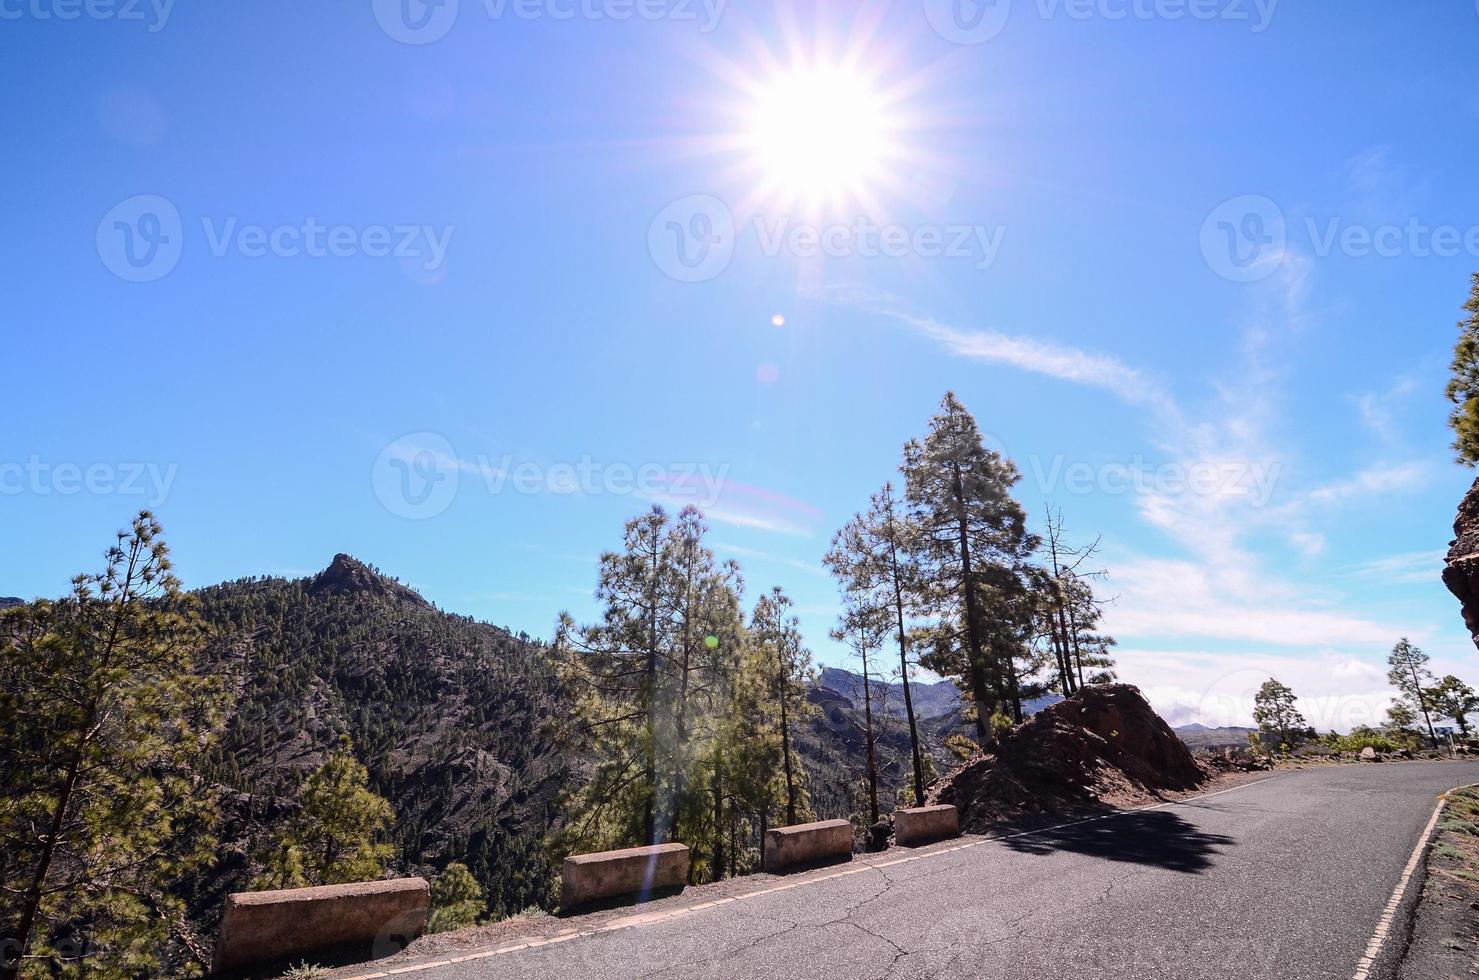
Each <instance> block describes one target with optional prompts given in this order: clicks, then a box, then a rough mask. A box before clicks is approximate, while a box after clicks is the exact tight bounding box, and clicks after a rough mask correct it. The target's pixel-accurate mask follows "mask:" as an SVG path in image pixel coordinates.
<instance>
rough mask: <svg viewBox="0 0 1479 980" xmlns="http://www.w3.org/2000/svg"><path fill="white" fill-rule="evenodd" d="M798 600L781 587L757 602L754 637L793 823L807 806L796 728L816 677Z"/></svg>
mask: <svg viewBox="0 0 1479 980" xmlns="http://www.w3.org/2000/svg"><path fill="white" fill-rule="evenodd" d="M791 608H792V602H791V599H790V597H789V596H787V595H786V593H785V592H784V591H782V589H781V587H780V586H776V587H775V588H773V589H771V590H770V592H769V593H767V594H765V595H763V596H761V597H760V600H759V601H758V602H756V603H755V611H754V613H753V614H752V615H751V617H750V637H751V640H752V641H753V643H754V644H755V646H756V648H757V649H758V650H759V651H760V653H761V659H762V663H763V664H764V670H765V672H766V679H767V687H768V691H767V692H766V693H767V694H768V699H769V701H770V702H771V704H773V705H774V707H775V712H776V714H775V718H776V725H777V728H778V731H779V732H780V740H781V771H782V773H783V775H784V777H785V790H786V809H785V819H786V824H787V825H788V826H789V825H791V824H795V823H797V822H798V820H799V815H800V814H801V813H803V812H805V810H806V804H805V801H804V789H803V786H804V781H805V773H804V772H802V771H801V763H800V760H799V759H798V758H797V756H796V749H795V738H794V736H793V734H792V731H793V726H795V725H797V724H799V723H800V722H801V721H802V720H803V719H804V717H805V716H806V715H807V714H809V713H810V712H809V707H810V706H809V705H808V704H807V701H806V685H807V682H808V681H810V679H811V651H810V650H807V649H806V647H805V646H804V645H803V644H802V640H801V624H800V621H799V620H798V619H797V618H796V617H795V616H794V615H791Z"/></svg>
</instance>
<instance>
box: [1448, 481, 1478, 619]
mask: <svg viewBox="0 0 1479 980" xmlns="http://www.w3.org/2000/svg"><path fill="white" fill-rule="evenodd" d="M1443 584H1444V585H1446V586H1448V591H1449V592H1452V593H1453V594H1454V596H1456V597H1457V598H1458V601H1459V604H1460V606H1461V607H1462V610H1463V617H1464V625H1465V626H1467V627H1468V628H1469V636H1470V637H1471V638H1472V639H1473V640H1474V644H1475V645H1476V646H1479V480H1475V481H1474V485H1473V486H1471V487H1470V488H1469V492H1468V493H1467V494H1465V495H1464V499H1463V502H1462V503H1460V504H1459V505H1458V516H1457V517H1455V518H1454V520H1453V540H1452V541H1451V542H1449V545H1448V557H1447V559H1446V560H1445V562H1444V566H1443Z"/></svg>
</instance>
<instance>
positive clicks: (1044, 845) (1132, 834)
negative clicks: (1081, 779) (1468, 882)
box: [1002, 810, 1237, 874]
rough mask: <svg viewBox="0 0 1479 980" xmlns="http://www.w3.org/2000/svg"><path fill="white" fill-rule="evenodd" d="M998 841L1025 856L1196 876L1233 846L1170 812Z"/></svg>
mask: <svg viewBox="0 0 1479 980" xmlns="http://www.w3.org/2000/svg"><path fill="white" fill-rule="evenodd" d="M1002 843H1003V844H1005V845H1006V846H1007V847H1010V848H1011V849H1012V850H1014V851H1020V852H1023V853H1026V854H1038V855H1045V854H1052V853H1053V852H1055V851H1070V852H1072V853H1075V854H1087V855H1089V856H1091V857H1100V858H1105V859H1106V860H1109V861H1125V862H1129V863H1132V864H1147V865H1151V866H1153V867H1157V868H1165V869H1167V870H1169V871H1180V872H1183V873H1185V874H1200V873H1202V872H1203V871H1206V870H1207V869H1208V868H1210V867H1211V866H1212V858H1213V857H1214V856H1215V855H1216V854H1218V853H1220V851H1219V850H1218V849H1219V848H1225V847H1229V846H1231V845H1233V844H1235V843H1237V842H1236V841H1235V840H1233V838H1231V837H1226V836H1224V835H1222V834H1208V833H1204V832H1202V831H1200V830H1197V829H1196V827H1194V826H1192V825H1191V824H1190V823H1188V822H1187V821H1185V820H1183V819H1182V818H1181V817H1179V816H1177V815H1176V814H1175V813H1172V812H1171V811H1169V810H1148V811H1142V812H1139V813H1126V814H1123V815H1116V816H1111V817H1106V818H1104V819H1101V820H1093V821H1091V822H1088V823H1081V824H1078V825H1076V826H1068V827H1058V828H1052V829H1048V830H1042V831H1038V832H1035V833H1029V834H1027V835H1025V836H1022V837H1013V838H1010V839H1007V840H1003V841H1002Z"/></svg>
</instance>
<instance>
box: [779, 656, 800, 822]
mask: <svg viewBox="0 0 1479 980" xmlns="http://www.w3.org/2000/svg"><path fill="white" fill-rule="evenodd" d="M776 656H777V657H780V656H781V653H780V651H779V649H777V651H776ZM780 681H781V759H782V764H783V765H784V767H785V770H786V825H787V826H792V825H794V824H795V823H796V777H795V775H794V774H793V773H792V771H791V725H790V722H789V721H788V720H787V718H786V700H787V698H786V688H787V687H788V686H789V679H788V678H787V677H786V672H785V667H784V665H782V667H781V674H780Z"/></svg>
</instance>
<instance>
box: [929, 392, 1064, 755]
mask: <svg viewBox="0 0 1479 980" xmlns="http://www.w3.org/2000/svg"><path fill="white" fill-rule="evenodd" d="M903 472H904V478H905V485H906V488H907V497H908V501H909V504H910V508H911V518H912V521H913V524H914V525H915V527H916V529H917V534H916V536H915V538H914V542H915V549H914V559H915V561H916V563H917V565H918V567H919V575H918V578H917V579H916V583H915V584H916V589H915V606H916V608H917V609H918V611H919V612H920V613H921V614H923V615H925V616H928V617H929V618H930V620H931V622H930V623H929V625H928V626H927V627H925V628H924V629H923V630H922V631H921V635H922V637H923V639H924V640H925V642H926V643H927V646H928V652H927V653H926V654H925V655H924V656H922V657H921V658H920V662H921V663H922V664H924V665H925V666H927V667H929V668H930V669H932V670H934V671H935V672H936V673H939V674H942V675H944V676H948V677H953V678H956V679H957V680H958V681H959V682H960V684H961V687H962V690H963V693H964V694H965V695H966V697H967V698H968V699H969V700H970V701H971V702H973V703H974V705H975V713H976V731H977V734H978V735H979V737H980V739H981V741H982V742H983V743H985V742H989V741H991V739H992V738H993V737H994V734H993V731H992V719H993V718H994V717H997V716H1002V715H1004V712H1003V708H1004V707H1006V706H1008V705H1011V704H1013V703H1014V702H1015V701H1016V699H1017V685H1016V679H1015V676H1014V669H1013V664H1012V662H1011V651H1012V649H1014V645H1015V644H1017V643H1019V642H1025V636H1026V634H1027V632H1028V631H1029V630H1030V628H1031V610H1030V604H1029V603H1028V592H1027V589H1026V587H1025V585H1024V583H1023V578H1024V576H1025V575H1026V567H1025V563H1026V561H1027V559H1028V557H1029V556H1030V555H1031V554H1032V552H1033V551H1034V549H1035V548H1036V547H1037V538H1036V537H1035V536H1034V535H1032V534H1030V533H1029V532H1028V531H1027V515H1026V513H1025V512H1024V511H1023V510H1022V507H1021V505H1020V504H1018V503H1017V501H1016V500H1014V499H1013V498H1012V495H1011V490H1012V487H1013V485H1015V484H1016V482H1017V481H1018V479H1019V478H1020V477H1019V475H1018V473H1017V468H1016V466H1014V465H1013V464H1012V462H1011V461H1010V460H1008V459H1005V458H1003V457H1002V456H1001V455H1000V454H998V453H996V452H994V451H992V450H989V449H987V448H986V447H985V445H984V444H983V442H982V440H981V432H980V430H979V429H978V428H977V426H976V420H975V418H973V417H972V416H971V413H970V412H968V411H966V408H965V406H964V405H962V404H961V403H960V401H959V399H957V398H956V397H955V393H954V392H950V393H947V394H946V395H945V399H944V401H943V402H942V403H941V405H940V412H939V414H937V415H936V416H935V417H934V418H933V419H931V420H930V429H929V433H928V435H926V436H925V437H924V438H923V439H922V440H920V439H916V440H912V441H910V442H909V443H908V445H906V446H905V447H904V464H903Z"/></svg>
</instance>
